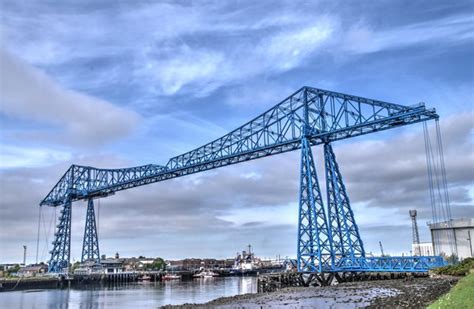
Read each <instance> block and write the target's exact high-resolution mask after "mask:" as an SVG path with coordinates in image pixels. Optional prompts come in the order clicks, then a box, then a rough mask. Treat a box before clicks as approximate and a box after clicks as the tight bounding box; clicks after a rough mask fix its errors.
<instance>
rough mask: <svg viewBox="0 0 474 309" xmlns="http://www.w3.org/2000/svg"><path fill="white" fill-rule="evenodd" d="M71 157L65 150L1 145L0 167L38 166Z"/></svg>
mask: <svg viewBox="0 0 474 309" xmlns="http://www.w3.org/2000/svg"><path fill="white" fill-rule="evenodd" d="M70 159H71V154H70V153H68V152H64V151H58V150H52V149H46V148H31V147H17V146H12V145H0V168H16V167H21V168H24V167H38V166H45V165H50V164H54V163H57V162H61V161H67V160H70Z"/></svg>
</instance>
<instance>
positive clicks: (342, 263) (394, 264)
mask: <svg viewBox="0 0 474 309" xmlns="http://www.w3.org/2000/svg"><path fill="white" fill-rule="evenodd" d="M444 265H446V263H445V262H444V260H443V258H442V257H441V256H393V257H388V256H382V257H345V258H342V259H340V260H339V261H338V263H337V264H336V267H335V269H334V270H333V271H334V272H358V271H362V272H426V271H427V270H428V269H431V268H435V267H440V266H444Z"/></svg>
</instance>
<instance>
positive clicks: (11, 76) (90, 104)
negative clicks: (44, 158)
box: [0, 49, 139, 145]
mask: <svg viewBox="0 0 474 309" xmlns="http://www.w3.org/2000/svg"><path fill="white" fill-rule="evenodd" d="M0 64H1V65H0V70H1V71H0V78H1V80H0V94H1V97H0V99H1V101H0V103H1V105H0V112H1V113H3V114H5V115H7V116H9V117H13V118H18V119H25V120H32V121H35V122H39V123H44V124H48V125H53V126H58V127H59V128H61V129H60V130H57V133H56V134H54V135H52V136H49V139H50V140H51V141H60V142H62V143H66V144H76V145H77V144H82V145H98V144H102V143H106V142H107V141H109V140H111V139H116V138H120V137H122V136H123V135H125V134H127V133H129V132H130V131H131V130H132V129H133V128H134V126H135V125H136V124H137V121H138V119H139V116H138V115H137V114H136V113H135V112H133V111H129V110H125V109H123V108H121V107H118V106H115V105H113V104H111V103H109V102H106V101H104V100H101V99H98V98H94V97H91V96H88V95H84V94H81V93H79V92H76V91H72V90H67V89H64V88H62V87H61V86H60V85H58V84H57V83H55V82H54V81H53V80H52V79H51V78H50V77H48V76H47V75H46V74H44V73H43V72H41V71H40V70H38V69H35V68H33V67H31V66H30V65H28V64H26V63H24V62H22V61H21V60H19V59H17V58H16V57H14V56H13V55H11V54H10V53H9V52H7V51H6V50H4V49H2V50H0Z"/></svg>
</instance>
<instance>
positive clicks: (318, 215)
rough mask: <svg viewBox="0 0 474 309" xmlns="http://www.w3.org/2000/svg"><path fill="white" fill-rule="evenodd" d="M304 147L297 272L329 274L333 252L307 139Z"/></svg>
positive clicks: (302, 150) (303, 139) (304, 141)
mask: <svg viewBox="0 0 474 309" xmlns="http://www.w3.org/2000/svg"><path fill="white" fill-rule="evenodd" d="M301 144H302V148H301V178H300V205H299V216H298V218H299V220H298V249H297V252H298V253H297V254H298V258H297V261H298V270H299V271H304V272H327V271H331V270H332V262H331V256H332V248H331V241H330V238H329V229H328V226H327V220H326V213H325V211H324V205H323V199H322V197H321V189H320V187H319V182H318V176H317V174H316V167H315V165H314V159H313V154H312V152H311V147H310V145H309V141H308V139H307V138H305V137H303V138H302V141H301Z"/></svg>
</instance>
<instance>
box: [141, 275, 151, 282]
mask: <svg viewBox="0 0 474 309" xmlns="http://www.w3.org/2000/svg"><path fill="white" fill-rule="evenodd" d="M138 281H142V282H147V281H151V276H149V275H144V276H142V277H138Z"/></svg>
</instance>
